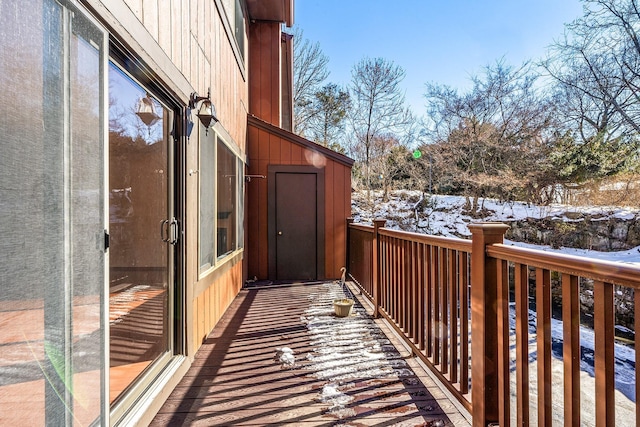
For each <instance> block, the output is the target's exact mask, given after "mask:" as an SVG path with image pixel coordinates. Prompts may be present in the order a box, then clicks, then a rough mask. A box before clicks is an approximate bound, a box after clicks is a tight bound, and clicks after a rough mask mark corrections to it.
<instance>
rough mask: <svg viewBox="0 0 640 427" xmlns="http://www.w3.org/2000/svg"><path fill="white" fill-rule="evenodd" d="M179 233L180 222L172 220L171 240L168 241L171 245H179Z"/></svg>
mask: <svg viewBox="0 0 640 427" xmlns="http://www.w3.org/2000/svg"><path fill="white" fill-rule="evenodd" d="M178 231H179V227H178V220H177V219H175V218H171V221H169V239H168V240H167V243H170V244H172V245H175V244H176V243H178V236H179V234H178Z"/></svg>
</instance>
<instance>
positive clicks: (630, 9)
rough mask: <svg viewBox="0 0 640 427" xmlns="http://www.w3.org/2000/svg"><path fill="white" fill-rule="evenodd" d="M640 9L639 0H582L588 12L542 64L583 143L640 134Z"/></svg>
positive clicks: (556, 44)
mask: <svg viewBox="0 0 640 427" xmlns="http://www.w3.org/2000/svg"><path fill="white" fill-rule="evenodd" d="M639 7H640V5H639V3H638V1H637V0H584V16H583V17H581V18H579V19H577V20H575V21H574V22H573V23H571V24H570V25H568V27H567V34H565V37H564V38H563V39H562V40H561V41H558V42H556V43H555V44H554V45H553V46H552V47H551V49H550V54H549V57H548V58H547V60H545V61H544V62H543V66H544V67H545V68H546V70H547V71H548V72H549V74H550V75H551V76H552V77H553V78H555V79H556V81H557V82H558V86H559V91H560V93H561V94H562V95H563V96H564V99H566V100H567V102H565V103H564V106H563V107H566V111H567V112H568V113H570V114H571V115H570V116H569V117H570V118H572V119H573V123H574V124H575V127H576V128H577V130H578V133H579V135H581V137H582V139H583V140H585V141H586V140H588V139H589V138H591V137H593V136H594V135H596V134H603V133H606V134H607V135H609V136H611V137H613V138H615V137H617V136H619V135H621V134H629V133H638V132H640V9H639ZM563 110H564V108H563ZM605 136H606V135H605Z"/></svg>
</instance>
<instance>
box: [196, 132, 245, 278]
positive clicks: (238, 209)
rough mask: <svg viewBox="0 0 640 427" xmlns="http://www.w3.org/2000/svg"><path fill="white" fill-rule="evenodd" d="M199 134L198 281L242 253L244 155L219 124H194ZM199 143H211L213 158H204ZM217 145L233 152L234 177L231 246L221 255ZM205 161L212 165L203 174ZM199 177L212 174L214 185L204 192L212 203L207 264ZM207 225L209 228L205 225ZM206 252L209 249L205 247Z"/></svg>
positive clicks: (201, 144) (200, 179) (202, 201)
mask: <svg viewBox="0 0 640 427" xmlns="http://www.w3.org/2000/svg"><path fill="white" fill-rule="evenodd" d="M198 126H199V131H200V136H199V138H198V142H199V146H198V171H199V172H198V174H197V175H198V257H197V259H198V280H202V279H204V278H205V277H207V276H209V275H210V274H211V273H213V272H215V271H216V270H219V269H220V268H221V267H223V266H225V265H226V264H227V263H229V262H232V261H233V260H235V259H236V257H237V256H238V254H241V253H243V252H244V192H245V179H244V168H245V166H246V158H245V156H244V155H243V154H242V152H241V150H240V149H239V147H238V146H237V145H236V144H235V143H234V141H233V140H232V139H231V137H230V136H229V135H227V134H225V132H224V131H223V130H221V129H219V125H218V126H216V127H211V128H209V129H208V131H207V130H205V128H204V126H203V125H202V124H201V123H198ZM203 144H214V147H213V149H212V150H211V151H212V152H213V159H205V158H204V157H203V155H202V148H203ZM218 144H221V145H222V146H223V147H225V148H226V149H227V150H229V152H230V153H231V154H232V155H233V158H234V161H233V163H234V167H235V176H236V180H235V183H234V187H233V188H234V190H235V191H234V193H235V194H234V197H235V201H234V202H235V203H234V206H235V213H234V215H235V217H234V220H235V240H236V242H235V249H233V250H231V251H229V252H226V253H224V254H223V255H222V256H219V254H218V253H217V252H218V224H219V218H218V189H219V187H218V185H219V182H218V181H217V177H218V160H219V159H218ZM205 162H206V163H208V164H213V167H214V170H213V171H211V172H210V173H207V174H204V173H203V170H204V169H203V166H205V167H206V165H205ZM203 176H213V179H214V184H213V193H212V194H207V195H206V196H207V197H208V198H209V197H210V202H211V203H212V204H213V227H212V229H213V234H212V236H209V237H211V240H210V241H211V244H212V248H211V249H212V253H213V256H212V260H211V263H210V264H203V263H202V251H203V246H202V242H203V238H202V233H203V226H202V215H201V214H202V203H206V202H207V201H206V200H205V199H204V197H203V194H202V188H203V185H202V179H203ZM208 228H211V227H208ZM206 250H207V251H208V250H209V248H207V249H206Z"/></svg>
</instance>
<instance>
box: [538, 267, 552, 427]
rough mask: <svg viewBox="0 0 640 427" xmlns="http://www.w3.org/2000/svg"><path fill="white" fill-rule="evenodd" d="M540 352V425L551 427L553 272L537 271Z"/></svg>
mask: <svg viewBox="0 0 640 427" xmlns="http://www.w3.org/2000/svg"><path fill="white" fill-rule="evenodd" d="M536 312H537V313H536V314H537V316H536V317H537V335H538V336H537V352H538V360H537V361H538V425H543V426H550V425H551V419H552V411H553V409H552V406H551V369H552V368H551V272H550V271H549V270H544V269H541V268H538V269H536Z"/></svg>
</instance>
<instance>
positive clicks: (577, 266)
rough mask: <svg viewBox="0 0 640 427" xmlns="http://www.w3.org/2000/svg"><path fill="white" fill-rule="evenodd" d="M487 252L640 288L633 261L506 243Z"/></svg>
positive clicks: (493, 255) (584, 276) (488, 249)
mask: <svg viewBox="0 0 640 427" xmlns="http://www.w3.org/2000/svg"><path fill="white" fill-rule="evenodd" d="M487 255H488V256H490V257H493V258H497V259H501V260H504V261H512V262H515V263H519V264H523V265H528V266H531V267H536V268H542V269H546V270H550V271H557V272H559V273H567V274H571V275H574V276H578V277H583V278H588V279H593V280H600V281H603V282H606V283H612V284H616V285H622V286H628V287H630V288H634V289H640V267H638V266H634V265H630V264H624V263H621V262H613V261H604V260H598V259H592V258H585V257H579V256H574V255H567V254H560V253H555V252H554V253H550V252H545V251H541V250H538V249H528V248H521V247H517V246H509V245H504V244H494V245H489V246H487Z"/></svg>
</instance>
